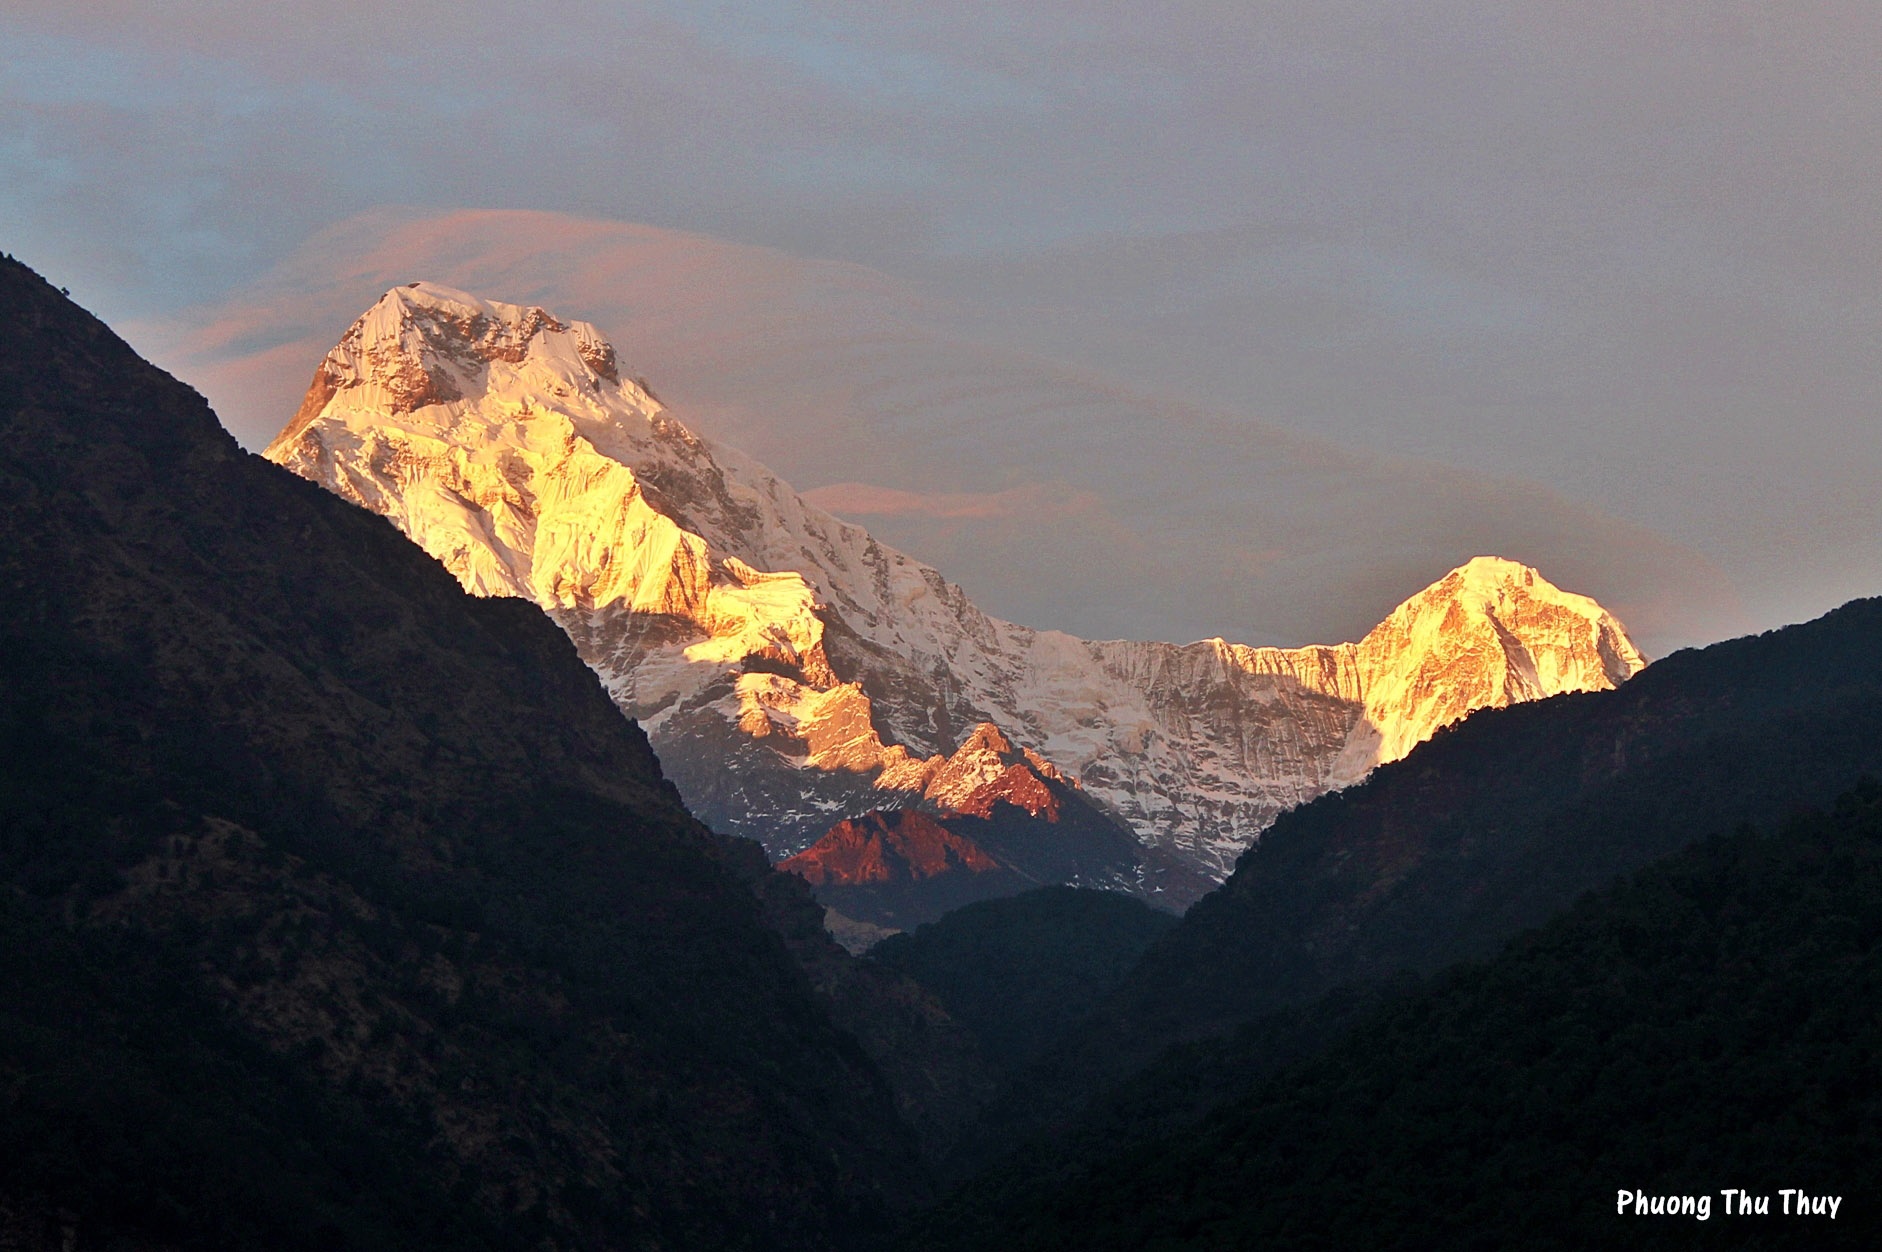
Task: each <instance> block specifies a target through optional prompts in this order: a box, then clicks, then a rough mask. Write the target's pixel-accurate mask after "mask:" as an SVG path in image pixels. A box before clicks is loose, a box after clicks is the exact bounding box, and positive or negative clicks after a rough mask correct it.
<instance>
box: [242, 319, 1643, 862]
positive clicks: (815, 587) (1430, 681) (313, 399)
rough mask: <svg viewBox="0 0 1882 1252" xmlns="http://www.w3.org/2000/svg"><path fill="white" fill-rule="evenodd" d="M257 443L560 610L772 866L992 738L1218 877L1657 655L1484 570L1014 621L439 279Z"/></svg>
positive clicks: (669, 755) (472, 578) (629, 385)
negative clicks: (1361, 790) (1189, 640)
mask: <svg viewBox="0 0 1882 1252" xmlns="http://www.w3.org/2000/svg"><path fill="white" fill-rule="evenodd" d="M267 455H268V456H269V457H270V458H271V459H273V460H275V461H277V462H279V463H280V464H282V465H285V466H287V467H288V468H290V469H292V470H294V471H295V472H296V473H299V474H302V475H303V476H305V477H307V478H310V479H312V480H314V481H316V482H319V483H321V484H323V485H325V486H326V487H328V488H329V489H331V490H333V491H335V492H338V493H339V494H341V495H343V496H346V497H347V498H349V499H352V500H354V501H356V502H358V503H360V504H362V505H364V506H365V507H367V508H370V509H373V510H375V511H377V512H380V513H382V514H384V515H386V516H387V517H389V518H391V519H392V520H393V521H394V522H396V523H397V524H398V525H399V526H400V528H401V529H403V530H404V531H405V532H406V533H407V534H408V535H410V536H412V538H413V539H415V540H416V541H417V542H419V543H420V544H421V545H422V546H424V548H425V549H426V550H427V551H429V552H430V553H432V555H434V556H435V557H437V558H438V559H439V560H440V561H442V562H443V563H444V564H445V565H446V566H447V567H448V568H450V569H451V571H452V572H453V573H454V574H456V575H457V577H458V578H459V579H460V580H461V581H462V582H463V583H464V585H465V587H466V588H468V589H469V590H471V591H473V592H475V593H477V594H481V595H516V596H523V597H527V598H529V599H532V600H534V601H536V602H537V603H539V604H541V605H542V606H543V607H544V608H545V609H547V610H548V611H549V612H550V613H551V614H552V615H554V616H555V617H556V619H557V620H558V621H559V622H560V623H561V624H562V625H563V627H564V628H565V629H566V630H567V631H568V632H569V634H570V636H571V637H572V638H573V639H574V640H575V642H576V645H577V647H578V648H579V649H580V651H581V653H582V655H583V656H584V657H585V658H586V659H587V660H588V662H589V664H590V665H592V666H593V667H594V668H595V670H596V671H597V673H599V674H600V675H601V677H602V680H603V681H604V682H605V683H606V685H607V687H608V690H609V691H610V692H611V693H612V694H613V695H614V697H615V699H616V701H617V702H618V703H619V704H620V705H621V707H622V708H623V709H624V710H625V711H627V712H628V713H629V714H630V715H632V716H634V717H636V718H638V719H640V720H641V722H642V723H643V724H644V725H645V726H646V728H647V731H648V733H649V735H650V736H651V738H652V739H653V742H654V745H655V747H656V749H657V750H658V751H659V753H660V756H661V760H662V761H663V763H664V764H665V766H666V768H667V770H668V773H669V774H670V776H672V777H673V779H674V780H675V782H676V783H677V784H678V785H679V786H680V788H681V791H682V792H683V793H684V794H685V796H686V798H687V800H688V802H689V804H691V805H692V806H693V807H694V809H695V811H696V812H698V813H699V814H700V815H701V816H702V817H703V818H704V819H705V820H707V821H709V822H711V823H713V824H714V825H716V826H718V827H720V828H722V829H726V830H729V831H734V832H737V833H741V834H746V835H750V836H751V837H754V838H757V839H759V840H760V841H761V842H763V843H764V844H765V845H766V846H767V847H768V848H769V849H770V850H771V851H772V853H773V854H774V855H776V856H782V855H787V854H789V853H792V852H795V851H798V850H800V849H802V848H803V847H805V846H807V845H808V844H809V843H810V842H811V841H812V840H813V839H814V838H815V837H816V836H818V835H819V834H821V833H822V832H823V831H825V830H826V829H828V828H829V826H830V825H831V824H832V823H833V822H834V821H835V820H837V819H838V818H842V817H848V816H856V815H859V814H861V813H863V812H866V811H869V810H871V809H878V808H883V807H885V805H888V804H893V803H896V802H897V801H901V802H905V803H910V804H921V803H925V804H927V805H929V806H936V805H941V804H944V803H946V801H947V798H948V795H949V794H951V790H952V789H957V788H958V787H959V786H960V785H961V782H960V780H955V781H954V782H952V783H950V781H949V780H947V779H945V778H943V777H942V772H943V766H944V764H945V758H946V757H947V756H948V755H949V754H951V753H953V752H954V750H955V749H956V748H957V747H958V746H960V745H961V744H963V742H965V741H967V740H968V739H969V738H970V736H971V735H972V734H973V732H974V730H975V728H976V727H977V726H979V725H980V724H982V723H992V724H993V725H994V726H997V727H999V728H1000V729H1001V730H1003V731H1004V732H1005V733H1006V734H1007V735H1008V736H1010V737H1011V738H1012V739H1013V740H1015V741H1016V742H1017V743H1019V744H1022V745H1024V746H1025V747H1026V748H1030V749H1032V750H1033V751H1035V752H1036V753H1038V754H1039V756H1041V757H1042V758H1043V759H1044V760H1045V761H1047V762H1050V763H1051V764H1052V765H1053V766H1056V767H1057V768H1058V769H1059V770H1062V771H1063V772H1064V773H1065V774H1066V775H1068V776H1069V777H1071V778H1072V779H1075V780H1077V781H1078V782H1079V783H1080V784H1081V785H1082V787H1083V789H1084V791H1085V792H1086V794H1088V795H1089V796H1091V797H1092V798H1093V799H1094V800H1096V801H1098V802H1099V803H1100V804H1102V805H1104V806H1105V807H1106V808H1108V809H1109V811H1111V812H1112V813H1113V814H1114V815H1116V816H1117V817H1118V818H1120V819H1121V820H1123V821H1124V822H1125V824H1126V825H1127V826H1128V827H1129V828H1130V829H1131V830H1133V831H1134V832H1135V833H1136V834H1137V836H1138V838H1139V839H1141V840H1143V841H1144V842H1146V843H1148V844H1152V845H1155V846H1158V847H1160V848H1162V849H1165V850H1167V851H1169V852H1174V853H1177V854H1179V855H1180V856H1182V857H1183V858H1185V859H1187V860H1189V861H1190V862H1191V863H1193V864H1195V865H1196V866H1197V867H1198V868H1201V869H1204V870H1206V871H1207V872H1209V873H1211V874H1214V875H1220V874H1222V873H1225V872H1226V870H1227V869H1228V868H1229V867H1230V866H1231V865H1232V863H1233V860H1234V857H1235V856H1236V855H1237V854H1238V853H1239V851H1240V850H1241V849H1242V848H1243V847H1245V846H1246V845H1247V843H1248V842H1249V841H1250V840H1251V839H1252V838H1253V837H1254V836H1255V835H1256V834H1257V833H1258V832H1259V831H1260V830H1261V829H1262V828H1263V827H1265V826H1266V825H1267V823H1268V822H1270V821H1271V820H1272V819H1273V817H1274V816H1275V814H1276V813H1278V812H1279V811H1280V810H1281V809H1283V808H1286V807H1288V806H1291V805H1293V804H1296V803H1299V802H1300V801H1302V800H1305V799H1308V798H1311V797H1312V796H1314V795H1317V794H1319V793H1321V792H1322V791H1325V790H1327V789H1328V788H1330V787H1335V786H1340V785H1343V784H1345V783H1348V782H1351V781H1354V780H1356V779H1358V778H1360V777H1363V776H1364V774H1365V773H1366V772H1367V771H1368V770H1369V769H1371V767H1372V766H1373V765H1374V764H1376V763H1378V762H1380V761H1387V760H1393V759H1396V758H1397V757H1400V756H1403V755H1404V753H1405V752H1407V751H1409V750H1410V748H1411V747H1412V746H1413V745H1415V744H1417V743H1418V742H1420V741H1421V740H1423V739H1424V738H1426V737H1428V736H1429V735H1430V734H1431V733H1432V732H1433V731H1435V730H1436V729H1437V728H1438V727H1440V726H1442V725H1444V724H1446V723H1448V722H1450V721H1454V720H1456V719H1457V718H1458V717H1461V716H1463V715H1464V714H1466V713H1468V712H1469V711H1471V710H1472V709H1474V708H1479V707H1484V706H1486V705H1500V704H1507V703H1511V702H1513V701H1517V700H1526V699H1534V698H1537V697H1540V696H1545V695H1550V694H1553V693H1555V692H1558V691H1569V690H1582V689H1588V688H1600V687H1608V686H1612V685H1614V684H1615V683H1618V682H1621V681H1624V680H1625V679H1626V678H1627V677H1629V676H1630V675H1632V674H1633V673H1634V672H1636V671H1637V670H1638V669H1639V668H1640V667H1641V666H1642V665H1643V664H1644V663H1645V662H1644V660H1643V659H1642V658H1641V656H1640V654H1639V653H1638V652H1637V651H1636V650H1635V649H1634V647H1633V645H1632V643H1631V642H1629V640H1628V638H1627V635H1626V632H1625V630H1624V629H1623V628H1622V627H1621V625H1620V623H1619V622H1617V621H1616V620H1615V619H1614V618H1613V617H1612V616H1611V615H1609V614H1608V613H1607V612H1606V611H1605V610H1603V609H1602V608H1601V607H1600V606H1599V605H1598V604H1596V603H1595V602H1594V601H1592V600H1589V599H1587V598H1586V597H1582V596H1575V595H1571V594H1569V593H1566V592H1563V591H1561V590H1559V589H1557V588H1556V587H1554V586H1553V585H1551V584H1550V583H1549V582H1547V580H1545V579H1543V578H1542V577H1541V575H1539V574H1537V573H1536V572H1535V571H1534V570H1532V569H1528V568H1527V567H1524V566H1522V565H1518V564H1516V563H1513V562H1509V561H1503V560H1499V559H1496V558H1490V557H1480V558H1478V559H1476V560H1473V561H1471V562H1470V563H1468V564H1467V565H1465V566H1463V567H1461V568H1460V569H1458V570H1455V571H1453V572H1452V573H1450V574H1448V575H1447V576H1445V577H1444V578H1443V579H1441V580H1440V581H1438V582H1437V583H1434V584H1433V585H1432V586H1431V587H1429V588H1427V589H1426V590H1424V591H1422V592H1420V593H1419V594H1418V595H1416V596H1414V597H1412V598H1411V599H1410V600H1407V601H1406V602H1405V603H1404V604H1403V605H1401V606H1400V607H1399V608H1398V609H1397V610H1395V611H1394V612H1393V613H1392V615H1391V616H1390V617H1389V618H1388V619H1387V620H1386V621H1385V622H1384V623H1382V624H1381V625H1380V626H1379V627H1377V628H1376V629H1375V630H1373V631H1372V632H1371V633H1369V634H1368V635H1367V636H1366V637H1365V638H1364V639H1363V640H1361V641H1359V642H1358V643H1356V644H1340V645H1337V646H1331V647H1309V648H1299V649H1276V648H1251V647H1245V646H1243V645H1239V644H1231V643H1226V642H1224V641H1222V640H1209V641H1205V642H1202V643H1195V644H1189V645H1186V646H1177V645H1172V644H1166V643H1147V642H1089V641H1085V640H1080V639H1076V638H1073V637H1072V636H1069V635H1066V634H1062V633H1059V632H1053V631H1035V630H1031V629H1028V628H1026V627H1024V626H1018V625H1015V624H1013V623H1009V622H1003V621H999V620H997V619H994V618H990V617H988V616H987V615H986V614H984V613H982V612H980V611H979V610H978V609H977V608H976V607H975V606H974V605H973V604H972V603H971V602H970V601H969V600H968V599H967V597H966V596H965V595H964V594H962V592H961V591H960V589H959V588H958V587H955V586H953V585H952V584H950V583H948V582H947V581H946V580H945V579H943V578H942V577H941V575H940V574H938V573H937V572H936V571H934V570H932V569H930V568H928V567H927V566H924V565H922V564H920V563H919V562H917V561H914V560H913V559H911V558H909V557H907V556H905V555H903V554H901V553H899V552H896V551H894V550H892V549H889V548H886V547H884V546H882V545H881V544H878V543H876V542H875V541H874V540H873V539H871V538H870V536H869V535H868V534H867V533H866V532H864V531H863V530H862V529H860V528H859V527H856V526H853V525H850V524H847V523H845V522H842V521H840V520H838V519H837V518H835V517H832V516H831V515H829V514H827V513H825V512H822V511H821V510H819V509H816V508H814V507H812V506H810V505H808V504H806V503H805V502H804V501H803V500H802V499H800V498H799V497H798V496H797V494H796V493H795V492H793V491H792V490H791V489H790V487H789V486H787V485H786V484H784V483H783V482H781V481H780V480H779V479H778V478H777V477H776V476H774V475H773V474H771V473H770V472H769V471H767V470H766V469H765V468H764V467H763V466H760V465H758V464H756V463H755V462H753V461H751V460H750V459H748V458H746V457H743V456H741V455H740V454H738V453H737V452H735V451H732V450H731V449H727V448H722V447H716V446H712V445H709V444H708V443H706V442H705V441H703V440H701V439H699V438H697V437H695V436H694V435H693V434H692V433H691V432H690V431H688V430H687V429H686V428H685V427H684V426H683V425H681V424H680V423H679V422H678V421H677V420H675V419H674V418H673V417H672V416H671V415H670V414H668V413H667V412H665V411H664V410H663V409H662V407H661V406H660V404H659V403H658V402H657V401H656V400H654V399H653V397H652V396H651V395H650V394H649V392H648V391H647V389H646V387H645V386H644V385H642V384H640V383H638V382H636V381H634V380H632V379H630V378H627V377H625V376H623V375H622V373H621V371H620V369H619V366H618V364H617V362H616V360H615V353H614V349H613V348H612V347H611V346H610V345H609V344H608V343H607V342H606V341H605V340H604V339H603V338H602V336H601V335H600V334H599V333H598V332H596V331H595V329H594V328H593V327H592V326H589V325H587V324H586V323H582V322H563V321H560V320H558V319H557V318H555V317H553V316H551V315H550V314H548V313H546V312H544V311H543V310H541V309H536V308H525V307H521V306H516V305H508V304H499V303H494V302H489V301H483V300H479V299H477V298H475V297H472V296H469V295H466V294H464V293H462V292H458V291H453V290H450V289H447V288H443V287H438V286H434V285H431V284H425V283H419V284H413V285H411V286H408V287H400V288H396V289H394V290H393V291H391V292H388V293H387V294H386V296H385V297H384V298H383V299H381V300H380V301H379V302H378V303H377V304H375V305H374V306H373V308H372V309H370V310H369V311H368V312H367V313H366V314H365V315H364V316H363V317H362V318H360V320H359V321H358V322H356V323H355V324H354V326H353V327H352V328H351V329H349V330H348V331H347V333H346V335H345V336H344V337H343V338H342V339H341V341H340V343H339V345H338V346H337V347H335V348H334V350H333V351H332V352H331V353H329V354H328V356H327V358H326V360H325V361H323V362H322V363H321V365H320V367H319V369H318V370H317V371H316V374H315V378H314V382H313V385H312V386H311V387H310V389H309V391H308V394H307V398H306V401H305V402H304V404H303V405H302V408H301V410H300V412H299V413H298V414H297V415H296V416H295V418H294V420H293V421H292V422H291V423H290V424H289V425H288V427H287V428H286V429H284V430H283V431H282V432H281V434H280V435H279V436H278V437H277V438H276V439H275V441H274V442H273V443H272V444H271V445H270V446H269V448H268V450H267Z"/></svg>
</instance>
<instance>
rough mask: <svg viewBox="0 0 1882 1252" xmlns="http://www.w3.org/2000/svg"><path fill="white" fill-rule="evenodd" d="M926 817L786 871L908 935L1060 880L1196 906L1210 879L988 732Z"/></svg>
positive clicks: (964, 756)
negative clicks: (981, 903) (953, 913)
mask: <svg viewBox="0 0 1882 1252" xmlns="http://www.w3.org/2000/svg"><path fill="white" fill-rule="evenodd" d="M920 800H921V801H922V803H923V805H924V807H923V808H921V809H888V810H875V811H872V812H870V813H866V814H864V815H863V816H861V817H859V818H845V819H844V820H843V821H840V822H838V823H837V824H836V825H834V826H832V827H831V828H830V829H829V830H828V831H827V832H825V834H824V836H823V837H822V838H821V839H819V840H818V841H817V842H816V843H813V844H812V845H811V846H810V847H808V848H806V849H804V850H803V851H802V852H799V853H797V854H796V855H794V856H790V857H786V858H785V859H784V860H782V861H779V862H778V868H779V869H780V870H783V871H784V872H786V873H790V874H796V875H798V876H800V877H802V878H804V879H805V880H806V881H808V882H809V883H811V884H812V886H813V888H814V889H815V892H816V896H817V899H819V900H820V901H822V902H823V903H825V904H827V905H829V906H830V907H832V908H834V909H836V910H837V911H838V912H839V913H841V914H843V915H844V916H846V917H850V918H854V919H857V920H859V921H863V922H868V923H871V924H873V925H877V926H886V927H889V928H892V929H900V930H906V929H909V928H910V927H913V926H917V925H920V924H922V923H924V922H932V921H935V920H936V919H938V918H939V917H941V915H942V914H944V913H946V912H948V911H949V910H951V909H956V908H960V907H961V906H963V905H966V904H969V903H972V902H973V901H976V900H986V899H991V898H994V897H997V896H1010V895H1015V894H1017V893H1019V892H1021V891H1024V890H1026V889H1027V888H1028V887H1038V886H1042V885H1046V884H1051V883H1069V882H1108V883H1112V884H1116V885H1118V886H1122V887H1127V888H1129V889H1131V890H1133V891H1134V892H1135V893H1136V894H1138V895H1141V896H1145V897H1147V898H1149V899H1153V900H1161V901H1170V900H1181V899H1185V898H1194V897H1195V896H1198V895H1201V894H1203V893H1204V892H1206V891H1208V890H1209V888H1210V885H1211V884H1210V881H1209V879H1208V878H1207V876H1206V875H1204V874H1203V873H1201V872H1200V871H1198V870H1196V869H1194V868H1192V867H1191V866H1189V865H1188V864H1187V863H1185V862H1184V861H1183V860H1182V859H1180V858H1178V857H1176V856H1174V855H1172V854H1170V853H1169V852H1168V851H1166V850H1164V849H1161V848H1156V847H1146V846H1144V845H1143V844H1140V843H1139V842H1137V840H1136V839H1135V838H1133V837H1132V835H1131V833H1130V831H1129V830H1128V829H1126V828H1125V827H1124V825H1123V824H1122V823H1120V822H1119V821H1118V820H1117V819H1116V818H1114V817H1112V816H1111V815H1110V814H1108V813H1107V812H1105V811H1104V810H1103V809H1102V808H1100V807H1099V806H1098V805H1096V804H1094V803H1093V802H1092V800H1091V799H1090V798H1089V797H1088V796H1086V795H1085V793H1084V792H1083V791H1082V790H1081V789H1080V788H1079V787H1078V786H1077V785H1076V784H1075V783H1074V782H1073V781H1072V780H1070V779H1068V778H1066V777H1065V775H1064V774H1062V773H1061V772H1060V771H1059V770H1057V769H1056V768H1054V767H1053V766H1052V765H1051V764H1050V763H1049V762H1047V761H1045V760H1043V759H1041V758H1040V756H1039V755H1038V753H1036V752H1033V751H1031V750H1030V749H1024V748H1020V747H1017V746H1016V745H1015V744H1014V743H1013V742H1012V741H1011V740H1009V739H1008V738H1007V737H1006V736H1005V735H1003V734H1001V733H1000V731H999V729H998V728H997V727H995V726H993V725H992V724H991V723H982V724H981V725H980V726H978V727H976V728H975V729H974V732H973V733H972V734H970V735H969V736H968V737H967V740H966V742H964V743H962V744H961V746H960V747H959V748H957V749H956V750H955V752H954V754H953V755H952V756H950V757H948V758H947V759H946V761H944V762H941V763H940V765H939V767H938V768H936V769H935V770H934V771H933V772H932V776H931V777H930V778H929V780H928V782H927V784H926V786H925V788H924V790H923V792H922V794H921V796H920Z"/></svg>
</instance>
